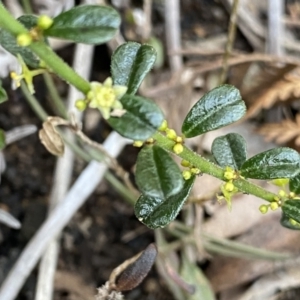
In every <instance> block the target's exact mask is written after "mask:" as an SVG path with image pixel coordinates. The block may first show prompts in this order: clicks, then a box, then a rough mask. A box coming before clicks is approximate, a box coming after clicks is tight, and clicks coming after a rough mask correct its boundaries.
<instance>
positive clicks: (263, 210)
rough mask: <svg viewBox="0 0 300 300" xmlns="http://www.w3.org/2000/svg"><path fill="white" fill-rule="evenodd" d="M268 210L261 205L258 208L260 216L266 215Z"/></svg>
mask: <svg viewBox="0 0 300 300" xmlns="http://www.w3.org/2000/svg"><path fill="white" fill-rule="evenodd" d="M268 209H269V206H268V205H265V204H263V205H261V206H260V207H259V210H260V212H261V213H262V214H266V213H267V212H268Z"/></svg>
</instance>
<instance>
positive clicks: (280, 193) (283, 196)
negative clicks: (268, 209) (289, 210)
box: [278, 190, 287, 198]
mask: <svg viewBox="0 0 300 300" xmlns="http://www.w3.org/2000/svg"><path fill="white" fill-rule="evenodd" d="M278 195H279V196H280V197H281V198H285V197H287V194H286V192H285V191H284V190H280V191H279V193H278Z"/></svg>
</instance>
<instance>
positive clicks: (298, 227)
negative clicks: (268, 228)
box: [280, 213, 300, 230]
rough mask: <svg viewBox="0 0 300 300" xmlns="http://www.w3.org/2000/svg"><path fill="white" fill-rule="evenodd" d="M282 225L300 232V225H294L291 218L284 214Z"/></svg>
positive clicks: (281, 220)
mask: <svg viewBox="0 0 300 300" xmlns="http://www.w3.org/2000/svg"><path fill="white" fill-rule="evenodd" d="M280 224H281V225H282V226H283V227H286V228H289V229H293V230H300V224H292V223H291V220H290V218H289V217H288V216H287V215H285V214H284V213H282V215H281V219H280Z"/></svg>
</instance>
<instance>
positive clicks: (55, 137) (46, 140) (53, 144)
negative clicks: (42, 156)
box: [39, 117, 66, 156]
mask: <svg viewBox="0 0 300 300" xmlns="http://www.w3.org/2000/svg"><path fill="white" fill-rule="evenodd" d="M65 122H66V121H64V120H63V119H60V118H56V117H49V118H48V119H47V121H46V122H44V123H43V129H41V130H40V131H39V138H40V140H41V142H42V144H43V145H44V146H45V147H46V149H47V150H48V151H49V152H50V153H52V154H53V155H57V156H61V155H63V154H64V149H65V145H64V142H63V139H62V138H61V136H60V134H59V133H58V132H57V130H56V129H55V127H56V126H57V125H62V124H64V123H65Z"/></svg>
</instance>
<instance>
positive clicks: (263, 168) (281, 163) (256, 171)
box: [241, 147, 300, 179]
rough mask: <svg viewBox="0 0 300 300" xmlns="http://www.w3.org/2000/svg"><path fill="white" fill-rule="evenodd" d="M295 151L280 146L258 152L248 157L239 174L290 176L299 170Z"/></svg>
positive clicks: (267, 177)
mask: <svg viewBox="0 0 300 300" xmlns="http://www.w3.org/2000/svg"><path fill="white" fill-rule="evenodd" d="M299 158H300V157H299V154H298V152H297V151H295V150H293V149H290V148H286V147H282V148H276V149H271V150H268V151H265V152H262V153H259V154H257V155H255V156H253V157H251V158H250V159H248V160H247V161H246V162H245V163H244V164H243V165H242V168H241V175H242V176H244V177H246V178H254V179H276V178H291V177H294V176H295V175H296V174H297V173H299V171H300V167H299V162H300V161H299Z"/></svg>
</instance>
